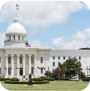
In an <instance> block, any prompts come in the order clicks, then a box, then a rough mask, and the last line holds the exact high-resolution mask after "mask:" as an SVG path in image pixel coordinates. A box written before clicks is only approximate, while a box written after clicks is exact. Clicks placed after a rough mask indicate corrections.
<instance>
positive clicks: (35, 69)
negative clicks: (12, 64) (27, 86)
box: [34, 56, 37, 76]
mask: <svg viewBox="0 0 90 91" xmlns="http://www.w3.org/2000/svg"><path fill="white" fill-rule="evenodd" d="M36 61H37V56H34V76H36V75H37V74H36V71H37V62H36Z"/></svg>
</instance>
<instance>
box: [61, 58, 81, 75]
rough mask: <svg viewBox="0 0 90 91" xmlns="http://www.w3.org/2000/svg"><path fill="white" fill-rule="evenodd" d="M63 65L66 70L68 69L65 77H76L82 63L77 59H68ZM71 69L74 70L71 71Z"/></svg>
mask: <svg viewBox="0 0 90 91" xmlns="http://www.w3.org/2000/svg"><path fill="white" fill-rule="evenodd" d="M63 65H64V68H67V70H65V75H66V76H67V77H71V76H75V75H76V74H78V73H79V71H80V68H81V62H80V61H78V59H76V58H69V59H67V60H66V61H65V62H64V63H63ZM71 68H72V69H73V70H71Z"/></svg>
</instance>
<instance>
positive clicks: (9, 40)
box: [4, 40, 25, 42]
mask: <svg viewBox="0 0 90 91" xmlns="http://www.w3.org/2000/svg"><path fill="white" fill-rule="evenodd" d="M10 41H16V42H17V41H21V40H4V42H10ZM22 41H23V42H24V41H25V40H22Z"/></svg>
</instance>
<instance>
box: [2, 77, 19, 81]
mask: <svg viewBox="0 0 90 91" xmlns="http://www.w3.org/2000/svg"><path fill="white" fill-rule="evenodd" d="M6 80H10V81H19V79H18V78H2V77H0V81H6Z"/></svg>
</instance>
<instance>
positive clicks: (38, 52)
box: [0, 18, 90, 78]
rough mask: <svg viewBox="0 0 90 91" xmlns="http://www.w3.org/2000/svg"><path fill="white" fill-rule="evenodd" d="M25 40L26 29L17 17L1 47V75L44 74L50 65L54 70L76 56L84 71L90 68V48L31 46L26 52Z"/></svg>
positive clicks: (34, 75) (35, 75)
mask: <svg viewBox="0 0 90 91" xmlns="http://www.w3.org/2000/svg"><path fill="white" fill-rule="evenodd" d="M25 41H27V33H26V30H25V28H24V27H23V26H22V25H21V24H20V23H19V19H17V18H15V19H14V22H13V23H12V24H11V25H10V26H9V27H8V28H7V31H6V33H5V41H4V47H0V77H5V78H8V77H10V78H12V77H19V78H22V76H23V75H25V76H28V75H29V74H30V73H32V76H33V77H40V76H44V73H45V71H46V70H48V67H49V70H50V71H52V70H53V69H55V68H57V67H58V64H59V62H60V63H63V62H65V60H66V59H68V58H69V57H71V58H74V57H76V58H77V59H78V60H79V61H80V62H81V64H82V68H83V70H82V71H83V72H85V75H87V70H86V67H87V66H88V67H89V68H90V50H83V49H82V50H79V49H51V48H46V47H34V46H31V47H27V50H28V51H27V52H26V51H25ZM37 66H38V67H40V68H41V69H38V68H37ZM11 67H12V68H11ZM32 67H33V68H34V69H33V68H32ZM42 67H44V68H45V70H44V69H43V68H42ZM5 68H6V69H5ZM16 68H19V69H16ZM88 75H90V72H89V70H88Z"/></svg>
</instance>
